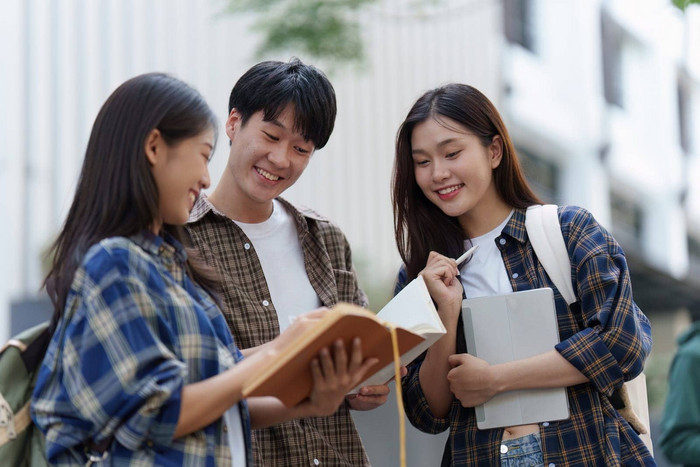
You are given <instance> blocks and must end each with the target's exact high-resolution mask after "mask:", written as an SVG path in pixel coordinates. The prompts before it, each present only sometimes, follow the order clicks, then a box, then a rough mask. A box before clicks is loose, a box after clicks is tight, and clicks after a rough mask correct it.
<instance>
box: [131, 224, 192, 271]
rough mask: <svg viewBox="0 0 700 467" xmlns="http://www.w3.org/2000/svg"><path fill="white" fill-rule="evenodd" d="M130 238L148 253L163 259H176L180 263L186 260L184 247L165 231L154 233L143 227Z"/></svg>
mask: <svg viewBox="0 0 700 467" xmlns="http://www.w3.org/2000/svg"><path fill="white" fill-rule="evenodd" d="M130 238H131V240H132V241H133V242H134V243H136V244H137V245H139V246H140V247H141V248H143V249H144V250H145V251H147V252H148V253H150V254H152V255H154V256H158V257H160V258H163V259H169V260H172V259H177V260H178V261H179V262H180V263H184V262H185V261H187V253H186V252H185V248H184V247H183V246H182V244H181V243H180V242H178V241H177V240H176V239H175V237H173V236H172V235H170V234H169V233H167V232H163V233H162V235H156V234H154V233H153V232H151V231H150V230H148V229H144V230H142V231H140V232H139V233H137V234H134V235H132V236H131V237H130Z"/></svg>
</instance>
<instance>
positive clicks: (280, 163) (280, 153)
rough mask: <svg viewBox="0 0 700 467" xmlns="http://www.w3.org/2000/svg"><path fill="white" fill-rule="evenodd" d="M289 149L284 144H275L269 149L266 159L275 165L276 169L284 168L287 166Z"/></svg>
mask: <svg viewBox="0 0 700 467" xmlns="http://www.w3.org/2000/svg"><path fill="white" fill-rule="evenodd" d="M289 151H290V149H288V148H286V147H285V146H284V145H281V144H280V145H277V146H276V147H274V148H273V149H271V150H270V153H269V154H268V156H267V159H268V160H269V161H270V162H271V163H272V164H273V165H274V166H275V168H277V169H286V168H287V167H289V164H290V162H289Z"/></svg>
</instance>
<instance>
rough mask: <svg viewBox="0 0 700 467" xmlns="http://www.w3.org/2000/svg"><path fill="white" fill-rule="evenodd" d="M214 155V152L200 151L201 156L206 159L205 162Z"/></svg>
mask: <svg viewBox="0 0 700 467" xmlns="http://www.w3.org/2000/svg"><path fill="white" fill-rule="evenodd" d="M213 155H214V153H211V154H207V153H206V152H203V153H202V157H203V158H204V160H205V161H207V164H208V163H209V162H210V161H211V157H212V156H213Z"/></svg>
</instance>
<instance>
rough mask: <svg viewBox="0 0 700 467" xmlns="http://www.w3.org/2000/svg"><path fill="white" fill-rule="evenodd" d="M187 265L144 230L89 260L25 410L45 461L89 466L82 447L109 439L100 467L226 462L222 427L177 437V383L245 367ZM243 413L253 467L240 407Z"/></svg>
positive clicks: (99, 249) (176, 247) (180, 252)
mask: <svg viewBox="0 0 700 467" xmlns="http://www.w3.org/2000/svg"><path fill="white" fill-rule="evenodd" d="M185 258H186V255H185V251H184V249H183V248H182V246H181V245H180V244H179V243H178V242H177V241H175V240H174V239H172V238H170V237H167V241H166V240H164V239H163V238H162V237H159V236H155V235H154V234H153V233H151V232H148V231H144V232H142V233H140V234H137V235H134V236H132V237H129V238H125V237H113V238H108V239H106V240H103V241H101V242H100V243H99V244H97V245H94V246H93V247H92V248H90V250H89V251H88V253H87V254H86V255H85V259H84V260H83V263H82V265H81V266H80V267H79V268H78V270H77V271H76V273H75V278H74V280H73V284H72V286H71V290H70V294H69V295H68V299H67V301H66V308H65V313H64V316H63V317H62V318H61V320H60V321H59V323H58V327H57V329H56V332H55V333H54V335H53V338H52V340H51V344H50V345H49V348H48V350H47V353H46V357H45V358H44V362H43V364H42V367H41V369H40V371H39V376H38V379H37V384H36V388H35V390H34V399H33V401H32V417H33V419H34V421H35V423H36V424H37V425H38V426H39V427H40V428H41V430H42V431H43V432H44V433H46V449H47V453H48V458H49V461H50V462H51V463H52V464H56V465H84V464H85V462H86V460H87V459H86V456H85V449H84V445H85V444H86V443H87V442H89V441H94V442H95V443H97V444H100V443H102V442H103V440H106V439H107V440H109V439H111V440H112V441H111V444H110V446H109V449H108V451H107V457H106V459H105V460H104V462H103V463H98V464H96V465H139V466H151V465H159V466H165V465H167V466H171V465H172V466H182V465H197V466H213V465H231V451H230V447H229V444H228V438H227V434H226V433H225V427H224V425H223V422H222V419H218V420H216V421H215V422H214V423H212V424H210V425H208V426H206V427H204V428H202V429H200V430H198V431H196V432H194V433H191V434H189V435H186V436H182V437H180V438H178V439H173V434H174V432H175V427H176V426H177V422H178V418H179V416H180V405H181V398H180V394H181V391H182V388H183V386H185V385H186V384H189V383H194V382H197V381H201V380H203V379H206V378H209V377H212V376H215V375H217V374H219V373H221V372H222V371H225V370H226V369H228V368H230V367H232V366H233V365H235V363H236V361H238V360H239V359H240V358H242V355H241V354H240V352H239V351H238V349H237V348H236V346H235V345H234V343H233V338H232V337H231V333H230V332H229V329H228V326H227V325H226V321H225V319H224V317H223V315H222V314H221V312H220V311H219V309H218V307H217V306H216V305H215V303H214V302H213V301H212V299H211V297H209V295H207V294H206V293H205V292H204V291H203V290H202V289H201V288H200V287H199V286H197V285H196V284H195V283H193V282H192V281H191V280H190V279H189V277H188V276H187V274H186V272H185V268H184V265H185ZM239 409H240V411H241V419H242V423H243V431H244V434H245V436H246V445H247V447H248V452H247V458H248V462H249V465H252V452H251V450H250V446H251V443H250V424H249V416H248V410H247V406H246V403H245V401H242V402H241V403H240V404H239Z"/></svg>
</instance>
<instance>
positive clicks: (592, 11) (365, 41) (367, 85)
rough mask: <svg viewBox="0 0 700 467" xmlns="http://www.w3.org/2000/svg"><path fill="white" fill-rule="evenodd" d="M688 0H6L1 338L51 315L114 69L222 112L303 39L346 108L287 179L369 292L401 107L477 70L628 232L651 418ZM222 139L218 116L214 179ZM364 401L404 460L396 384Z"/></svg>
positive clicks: (381, 289)
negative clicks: (179, 82)
mask: <svg viewBox="0 0 700 467" xmlns="http://www.w3.org/2000/svg"><path fill="white" fill-rule="evenodd" d="M694 3H697V2H695V1H689V0H327V1H322V0H60V1H59V0H4V1H3V2H2V6H0V60H1V61H0V70H1V71H0V105H1V108H0V148H2V149H0V190H2V193H1V194H2V196H0V212H2V213H3V217H4V219H5V222H7V223H8V224H7V225H6V226H5V227H4V228H2V229H0V245H2V248H1V251H2V253H1V256H0V342H4V341H5V340H7V339H8V338H9V337H10V336H11V335H14V334H16V333H17V332H19V331H21V330H23V329H25V328H27V327H29V326H31V325H33V324H35V323H38V322H40V321H42V320H44V319H46V317H48V316H49V313H50V311H49V310H50V307H49V305H48V301H47V299H46V297H45V295H44V293H43V292H42V291H40V290H39V289H40V285H41V282H42V279H43V274H44V273H45V271H46V268H45V264H46V260H45V259H44V258H43V253H44V251H45V250H46V248H47V247H48V246H49V245H50V244H51V242H52V240H53V238H54V235H55V234H56V232H57V231H58V229H59V228H60V226H61V223H62V221H63V219H64V217H65V215H66V213H67V210H68V207H69V203H70V201H71V200H72V196H73V191H74V189H75V184H76V180H77V176H78V172H79V169H80V165H81V162H82V157H83V152H84V149H85V146H86V144H87V139H88V136H89V132H90V128H91V125H92V122H93V120H94V118H95V116H96V114H97V111H98V110H99V107H100V106H101V104H102V103H103V102H104V100H105V99H106V98H107V96H108V95H109V94H110V93H111V92H112V91H113V90H114V89H115V88H116V86H118V85H119V84H120V83H121V82H123V81H124V80H126V79H127V78H130V77H132V76H134V75H137V74H139V73H143V72H147V71H165V72H169V73H172V74H174V75H175V76H177V77H179V78H182V79H184V80H185V81H187V82H189V83H190V84H192V85H193V86H194V87H196V88H197V89H198V90H199V91H200V92H202V94H203V95H204V96H205V98H206V99H207V100H208V102H209V103H210V105H211V106H212V107H213V108H214V110H215V111H216V112H217V114H218V116H219V119H220V122H221V123H223V121H224V120H225V118H226V110H227V103H228V94H229V92H230V90H231V87H232V86H233V84H234V83H235V81H236V80H237V79H238V77H239V76H240V75H241V74H242V73H243V72H244V71H245V70H247V69H248V68H249V67H250V66H251V65H253V64H254V63H255V62H257V61H259V60H261V59H277V60H284V61H286V60H288V59H289V58H290V57H292V56H297V57H299V58H301V59H302V60H303V61H305V62H307V63H312V64H314V65H316V66H318V67H319V68H321V69H323V70H324V71H325V72H326V73H327V74H328V76H329V78H330V79H331V81H332V82H333V84H334V86H335V89H336V92H337V96H338V106H339V108H338V118H337V122H336V129H335V131H334V133H333V135H332V137H331V139H330V142H329V144H328V145H327V146H326V147H325V148H324V149H323V150H321V151H318V152H317V153H316V154H315V155H314V156H313V159H312V161H311V163H310V164H309V168H308V169H307V171H306V172H305V174H304V175H303V176H302V178H301V179H300V180H299V181H298V182H297V184H296V185H295V186H294V187H293V188H292V189H290V190H289V191H288V192H287V193H285V196H286V197H287V198H288V199H290V200H292V201H294V202H297V203H301V204H306V205H309V206H312V207H313V208H315V209H316V210H318V211H319V212H321V213H323V214H325V215H326V216H328V217H329V218H330V219H331V220H333V221H335V222H336V223H337V224H338V225H340V226H341V228H342V229H343V230H344V231H345V233H346V234H347V236H348V238H349V241H350V243H351V246H352V249H353V252H354V261H355V264H356V267H357V269H358V274H359V276H360V280H361V283H362V285H363V287H364V289H365V290H366V291H367V293H368V295H369V296H370V303H371V307H372V309H374V310H375V311H377V310H379V309H380V308H381V307H382V306H383V305H384V303H386V301H387V300H388V299H389V298H390V295H391V291H392V289H393V281H394V277H395V274H396V271H397V269H398V267H399V265H400V258H399V256H398V253H397V251H396V247H395V242H394V237H393V220H392V211H391V202H390V188H389V183H390V177H391V170H392V163H393V143H394V137H395V133H396V130H397V128H398V125H399V124H400V123H401V121H402V120H403V118H404V117H405V115H406V113H407V111H408V109H409V108H410V106H411V105H412V103H413V102H414V101H415V99H416V98H417V97H418V96H419V95H420V94H422V93H423V92H424V91H426V90H428V89H431V88H433V87H436V86H439V85H441V84H445V83H448V82H453V81H458V82H464V83H469V84H471V85H474V86H476V87H477V88H479V89H480V90H482V91H483V92H484V93H485V94H486V95H487V96H489V97H490V98H491V99H492V100H493V101H494V103H495V104H496V105H497V107H498V108H499V110H500V111H501V113H502V115H503V117H504V118H505V120H506V123H507V125H508V128H509V130H510V132H511V135H512V137H513V139H514V142H515V144H516V146H517V149H518V152H519V155H520V157H521V159H522V161H523V164H524V166H525V169H526V173H527V176H528V178H529V180H530V181H531V183H532V184H533V185H534V187H535V188H536V190H537V192H538V194H539V195H540V196H541V197H542V198H543V199H544V200H546V201H548V202H553V203H558V204H576V205H580V206H584V207H586V208H587V209H589V210H591V211H592V212H593V213H594V215H595V216H596V218H597V219H598V220H599V221H600V222H601V223H602V224H604V225H605V226H607V227H608V228H609V229H610V230H611V231H612V233H613V235H614V236H615V237H616V238H617V239H618V241H619V242H620V243H621V244H622V246H623V248H624V250H625V252H626V254H627V257H628V261H629V263H630V268H631V273H632V283H633V287H634V297H635V300H636V301H637V303H638V304H639V305H640V307H641V308H642V310H644V312H645V313H646V314H647V316H649V318H650V320H651V322H652V329H653V337H654V350H653V354H652V355H651V357H650V358H649V360H648V362H647V366H646V369H645V372H646V375H647V382H648V391H649V403H650V411H651V417H652V425H653V426H652V438H654V437H656V436H657V424H658V419H659V417H660V416H661V411H662V409H663V403H664V398H665V392H666V375H667V371H668V366H669V363H670V361H671V358H672V356H673V353H674V351H675V337H676V336H677V334H678V333H679V332H680V331H682V330H683V329H684V328H685V327H686V326H687V325H688V323H690V321H691V320H692V319H693V317H695V318H696V319H697V318H700V186H699V185H698V180H700V5H697V4H694ZM220 134H221V135H223V131H221V132H220ZM227 147H228V144H227V141H226V139H225V135H223V137H221V136H220V138H219V141H218V148H217V150H216V155H215V156H214V159H213V161H212V163H211V167H210V170H211V175H212V181H213V182H215V181H216V180H218V178H219V176H220V174H221V172H222V170H223V167H224V164H225V161H226V157H227ZM692 180H696V182H692ZM354 415H355V419H356V422H357V424H358V427H359V429H360V434H361V435H362V437H363V440H364V442H365V445H366V447H367V450H368V453H369V456H370V460H371V461H372V463H373V465H378V466H384V465H387V466H389V465H397V463H398V462H397V459H398V434H397V433H398V428H397V423H398V415H397V410H396V407H395V404H394V402H393V400H392V401H391V402H389V403H387V404H386V405H385V406H383V407H381V408H380V409H378V410H375V411H373V412H369V413H356V414H354ZM445 436H446V434H443V435H441V436H429V435H424V434H420V433H418V432H417V431H416V430H414V429H412V428H409V430H408V440H409V442H408V450H409V456H408V458H409V465H412V466H431V465H439V460H440V457H441V453H442V448H443V445H444V440H445ZM657 457H658V462H659V464H660V465H670V464H668V463H667V462H665V461H664V459H663V458H662V456H661V454H660V452H658V450H657Z"/></svg>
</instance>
